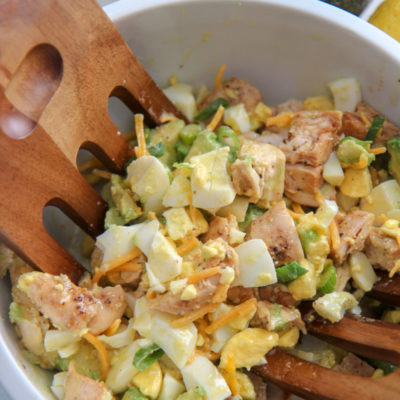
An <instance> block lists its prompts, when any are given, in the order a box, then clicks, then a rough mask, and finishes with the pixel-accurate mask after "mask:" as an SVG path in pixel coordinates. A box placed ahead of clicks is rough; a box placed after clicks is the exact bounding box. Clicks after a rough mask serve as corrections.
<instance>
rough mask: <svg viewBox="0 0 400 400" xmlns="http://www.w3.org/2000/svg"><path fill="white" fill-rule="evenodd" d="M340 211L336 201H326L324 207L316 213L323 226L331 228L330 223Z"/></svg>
mask: <svg viewBox="0 0 400 400" xmlns="http://www.w3.org/2000/svg"><path fill="white" fill-rule="evenodd" d="M338 211H339V207H338V205H337V204H336V201H333V200H324V201H323V203H322V205H321V206H320V207H319V208H318V210H317V212H316V213H315V216H316V218H317V219H318V221H319V222H321V224H322V225H324V226H325V227H326V228H328V227H329V225H330V223H331V222H332V221H333V219H334V218H335V217H336V214H337V213H338Z"/></svg>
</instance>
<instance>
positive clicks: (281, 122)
mask: <svg viewBox="0 0 400 400" xmlns="http://www.w3.org/2000/svg"><path fill="white" fill-rule="evenodd" d="M295 115H296V113H294V112H292V111H285V112H281V113H280V114H278V115H275V116H273V117H269V118H267V122H266V126H267V127H270V126H273V125H277V126H278V127H279V128H286V127H289V126H290V124H291V123H292V121H293V118H294V117H295Z"/></svg>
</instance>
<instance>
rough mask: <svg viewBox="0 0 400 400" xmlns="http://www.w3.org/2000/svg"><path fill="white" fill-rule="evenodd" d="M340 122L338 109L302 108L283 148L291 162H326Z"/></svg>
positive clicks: (288, 160)
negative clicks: (313, 110)
mask: <svg viewBox="0 0 400 400" xmlns="http://www.w3.org/2000/svg"><path fill="white" fill-rule="evenodd" d="M341 125H342V113H341V112H339V111H322V112H319V111H315V112H312V111H304V112H301V113H299V114H298V115H297V116H296V117H295V118H294V120H293V122H292V125H291V127H290V129H289V135H288V137H287V138H286V139H285V140H284V142H283V144H282V145H281V146H280V149H281V150H282V151H283V152H284V153H285V155H286V160H287V162H288V163H290V164H297V163H302V164H306V165H311V166H313V167H316V166H318V165H321V164H324V163H325V162H326V160H327V159H328V157H329V155H330V154H331V153H332V150H333V148H334V146H335V144H336V143H337V141H338V138H339V136H338V134H339V131H340V128H341Z"/></svg>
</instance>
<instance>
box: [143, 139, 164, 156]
mask: <svg viewBox="0 0 400 400" xmlns="http://www.w3.org/2000/svg"><path fill="white" fill-rule="evenodd" d="M147 150H148V152H149V153H150V154H151V155H152V156H154V157H157V158H160V157H162V156H163V155H164V154H165V146H164V143H163V142H158V143H156V144H155V145H153V146H150V147H148V148H147Z"/></svg>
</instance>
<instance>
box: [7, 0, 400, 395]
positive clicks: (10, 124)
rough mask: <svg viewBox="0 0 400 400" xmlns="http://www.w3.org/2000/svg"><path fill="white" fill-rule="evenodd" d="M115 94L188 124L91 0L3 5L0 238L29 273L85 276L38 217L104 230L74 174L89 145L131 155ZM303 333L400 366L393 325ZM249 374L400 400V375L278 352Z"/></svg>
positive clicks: (381, 292)
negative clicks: (375, 376)
mask: <svg viewBox="0 0 400 400" xmlns="http://www.w3.org/2000/svg"><path fill="white" fill-rule="evenodd" d="M110 95H116V96H118V97H119V98H121V99H123V100H124V102H125V103H126V104H127V105H128V106H129V107H130V108H131V109H132V110H133V111H135V112H137V111H140V112H143V113H144V114H145V116H146V119H147V122H148V123H155V124H157V123H160V122H161V115H162V114H163V112H166V113H173V114H175V115H177V116H179V117H180V118H183V116H182V115H181V114H180V113H179V112H178V111H177V110H176V109H175V107H174V106H173V105H172V104H171V103H170V102H169V101H168V100H167V99H166V97H165V96H164V95H163V93H162V92H161V91H160V90H159V89H158V87H157V86H156V84H155V83H154V82H153V81H152V80H151V78H150V77H149V75H148V74H147V73H146V71H145V70H144V69H143V67H142V66H141V65H140V63H139V62H138V60H137V59H136V58H135V56H134V55H133V54H132V52H131V51H130V50H129V48H128V47H127V45H126V43H125V42H124V40H123V39H122V37H121V35H120V34H119V33H118V31H117V30H116V28H115V27H114V26H113V24H112V23H111V21H110V20H109V19H108V18H107V17H106V15H105V14H104V13H103V11H102V10H101V8H100V7H99V6H98V5H97V3H96V2H95V1H94V0H85V1H81V0H68V1H64V0H3V1H2V2H1V3H0V185H1V190H0V236H1V238H2V239H3V240H6V242H7V243H8V244H9V245H11V246H12V248H13V249H14V250H16V251H17V253H18V254H19V255H20V256H22V257H23V258H24V259H25V260H27V261H28V262H30V263H31V264H32V265H34V266H37V267H38V268H40V269H42V270H43V271H46V272H50V273H54V274H59V273H65V274H67V275H69V276H70V278H71V279H72V280H73V281H75V282H76V281H77V280H78V279H79V277H80V275H81V273H82V271H83V268H82V266H80V265H79V264H78V263H77V262H76V261H75V260H74V259H73V258H72V257H71V256H70V255H69V253H67V252H66V251H64V249H63V248H61V247H60V246H59V245H58V244H57V242H55V241H54V240H53V239H52V238H51V236H49V234H48V233H47V231H46V230H45V228H44V226H43V221H42V213H43V208H44V207H45V206H46V205H48V204H52V205H56V206H58V207H59V208H61V209H62V210H63V211H64V212H65V213H66V214H67V215H69V216H70V217H71V218H72V219H73V220H74V221H76V222H77V223H78V224H79V225H80V226H81V227H82V228H83V229H84V230H85V231H86V232H88V233H89V234H91V235H92V236H95V235H97V234H99V233H100V232H101V231H102V229H103V219H104V212H105V209H106V206H105V204H104V202H103V200H102V199H101V198H100V197H99V196H98V194H97V193H96V192H95V191H94V190H93V189H92V187H91V186H90V185H88V184H87V182H86V181H85V180H84V179H83V178H82V176H81V175H80V173H79V172H78V170H77V166H76V157H77V153H78V151H79V149H80V148H86V149H88V150H90V151H92V152H93V153H94V154H95V155H96V156H97V157H98V158H99V159H100V160H101V161H102V162H103V163H104V164H105V165H106V166H107V167H108V168H109V169H110V170H111V171H115V172H122V168H123V165H124V164H125V163H126V161H127V160H128V159H129V158H130V157H131V155H132V149H130V147H129V145H128V143H127V142H126V140H125V139H124V137H123V136H122V135H121V134H120V133H119V132H118V130H117V128H116V127H115V126H114V124H113V123H112V121H111V119H110V117H109V115H108V110H107V102H108V98H109V96H110ZM16 138H18V139H16ZM399 288H400V285H399V279H398V278H397V277H396V278H395V279H393V280H392V281H388V282H386V281H382V282H381V283H378V284H377V285H376V286H375V288H374V291H373V292H372V293H373V294H374V295H375V296H376V297H377V298H380V299H385V300H387V301H389V302H392V303H393V304H396V305H399V304H400V301H399V299H400V297H399V296H398V295H399V293H400V291H399ZM307 327H308V330H309V332H310V333H311V334H315V335H317V336H320V337H323V338H324V339H326V340H330V341H333V342H335V343H336V344H340V345H342V346H344V347H346V348H350V349H351V350H352V351H355V352H357V353H358V354H362V355H366V356H370V357H374V358H378V359H383V360H387V361H390V362H392V363H395V364H396V365H398V364H399V362H400V359H399V354H400V348H399V343H400V329H399V328H398V327H395V326H394V325H393V324H383V323H376V322H371V321H365V320H363V319H355V318H354V317H351V316H347V317H345V318H344V319H343V320H342V321H341V322H340V323H338V324H335V325H331V324H326V323H323V322H321V321H319V320H318V319H315V320H313V321H311V320H310V321H308V322H307ZM254 370H255V371H256V372H257V373H259V374H260V375H261V376H263V377H264V378H266V379H268V380H271V381H273V382H275V383H277V384H279V385H280V386H282V387H284V388H286V389H288V390H290V391H292V392H294V393H297V394H300V395H302V396H303V397H306V398H310V399H343V400H344V399H346V400H353V399H354V400H358V399H359V398H362V399H363V400H365V399H391V400H392V399H396V398H400V381H399V374H400V373H397V372H396V373H393V374H392V375H390V376H388V377H385V378H382V379H379V380H372V379H370V378H360V377H355V376H351V375H347V374H344V373H341V372H338V371H333V370H329V369H326V368H323V367H320V366H318V365H315V364H311V363H308V362H306V361H303V360H300V359H298V358H296V357H293V356H290V355H288V354H286V353H284V352H282V351H280V350H276V351H273V352H272V353H270V354H269V355H268V356H267V364H265V365H263V366H260V367H256V368H254Z"/></svg>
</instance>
